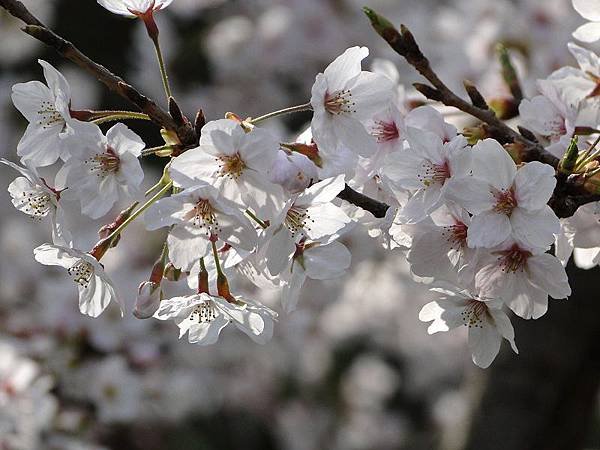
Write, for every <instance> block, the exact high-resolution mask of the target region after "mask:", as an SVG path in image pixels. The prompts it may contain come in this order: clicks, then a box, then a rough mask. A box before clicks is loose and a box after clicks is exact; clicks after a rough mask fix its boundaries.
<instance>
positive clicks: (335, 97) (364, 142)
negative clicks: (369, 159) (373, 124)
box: [310, 47, 393, 156]
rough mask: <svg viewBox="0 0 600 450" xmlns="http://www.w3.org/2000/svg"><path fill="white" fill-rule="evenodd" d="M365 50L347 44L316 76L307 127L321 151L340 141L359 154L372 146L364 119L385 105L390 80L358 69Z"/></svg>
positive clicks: (387, 101) (364, 153) (338, 143)
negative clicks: (309, 123)
mask: <svg viewBox="0 0 600 450" xmlns="http://www.w3.org/2000/svg"><path fill="white" fill-rule="evenodd" d="M368 54H369V49H368V48H366V47H352V48H349V49H348V50H346V51H345V52H344V53H343V54H342V55H341V56H338V57H337V58H336V59H335V60H334V61H333V62H332V63H331V64H330V65H329V66H328V67H327V68H326V69H325V71H324V72H323V73H320V74H318V75H317V77H316V80H315V84H314V85H313V87H312V97H311V100H310V103H311V105H312V108H313V111H314V115H313V119H312V122H311V127H312V133H313V137H314V139H315V142H316V143H317V145H318V146H319V149H321V150H322V151H324V152H334V151H336V150H337V148H338V147H339V146H340V145H344V146H345V147H347V148H349V149H350V150H352V151H353V152H354V153H357V154H359V155H362V156H368V155H370V154H371V153H372V152H373V151H374V150H375V138H373V137H372V136H371V135H370V134H369V132H368V131H367V129H366V128H365V125H364V122H366V121H367V120H369V119H371V118H372V117H373V116H374V115H375V114H377V113H378V112H379V111H382V110H384V109H386V107H387V104H388V103H389V101H390V99H391V97H392V89H393V83H392V81H391V80H390V79H389V78H387V77H386V76H384V75H379V74H375V73H372V72H366V71H362V70H361V61H362V60H363V59H365V58H366V57H367V56H368Z"/></svg>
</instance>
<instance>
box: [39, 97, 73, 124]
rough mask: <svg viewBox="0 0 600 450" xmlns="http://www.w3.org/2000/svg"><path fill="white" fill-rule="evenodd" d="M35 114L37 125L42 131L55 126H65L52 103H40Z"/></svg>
mask: <svg viewBox="0 0 600 450" xmlns="http://www.w3.org/2000/svg"><path fill="white" fill-rule="evenodd" d="M37 114H38V116H39V119H38V121H37V124H38V125H39V126H41V127H42V128H43V129H44V130H47V129H48V128H52V127H54V126H56V125H63V126H64V125H66V123H65V120H64V119H63V117H62V115H61V114H60V113H59V112H58V111H57V110H56V108H55V107H54V105H53V104H52V102H49V101H45V100H44V101H42V103H41V105H40V109H39V110H38V112H37Z"/></svg>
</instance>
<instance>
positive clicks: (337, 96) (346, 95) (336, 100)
mask: <svg viewBox="0 0 600 450" xmlns="http://www.w3.org/2000/svg"><path fill="white" fill-rule="evenodd" d="M355 107H356V103H355V102H353V101H352V92H350V90H349V89H342V90H341V91H336V92H334V93H333V94H330V93H329V92H328V93H327V94H325V110H326V111H327V112H329V113H331V114H335V115H340V114H352V113H355V112H356V109H355Z"/></svg>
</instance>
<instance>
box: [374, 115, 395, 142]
mask: <svg viewBox="0 0 600 450" xmlns="http://www.w3.org/2000/svg"><path fill="white" fill-rule="evenodd" d="M371 135H372V136H374V137H375V139H377V142H379V143H382V142H389V141H393V140H395V139H398V138H399V137H400V132H399V131H398V127H397V126H396V123H395V122H384V121H383V120H378V121H376V122H375V126H373V129H372V130H371Z"/></svg>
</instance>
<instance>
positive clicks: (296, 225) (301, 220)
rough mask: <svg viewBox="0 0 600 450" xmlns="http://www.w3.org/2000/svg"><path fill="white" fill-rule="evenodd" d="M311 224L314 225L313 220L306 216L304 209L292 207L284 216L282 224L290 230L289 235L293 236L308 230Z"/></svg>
mask: <svg viewBox="0 0 600 450" xmlns="http://www.w3.org/2000/svg"><path fill="white" fill-rule="evenodd" d="M311 222H312V223H314V222H315V220H314V219H312V218H311V217H310V216H309V215H308V211H307V210H306V209H304V208H300V207H298V206H295V205H293V206H292V207H291V208H290V209H289V210H288V212H287V214H286V216H285V221H284V224H285V226H286V227H287V228H288V230H290V233H292V234H293V235H295V234H296V233H299V232H303V231H304V230H310V226H309V225H310V223H311Z"/></svg>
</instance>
